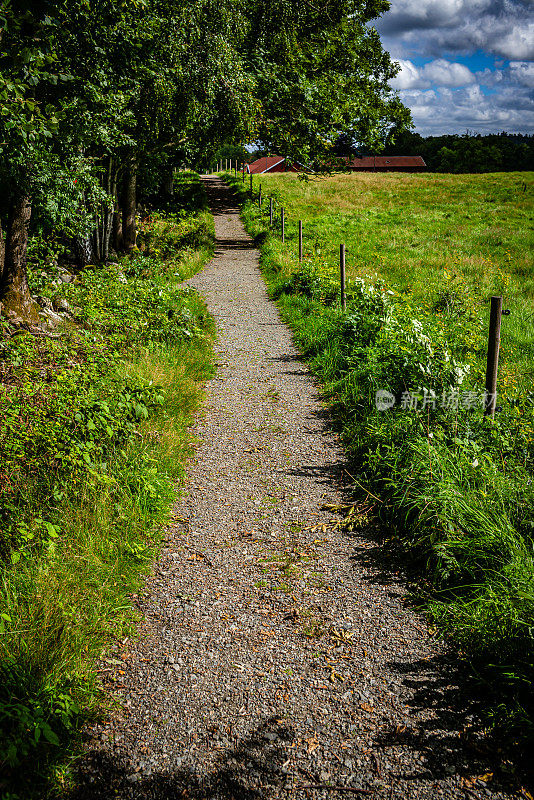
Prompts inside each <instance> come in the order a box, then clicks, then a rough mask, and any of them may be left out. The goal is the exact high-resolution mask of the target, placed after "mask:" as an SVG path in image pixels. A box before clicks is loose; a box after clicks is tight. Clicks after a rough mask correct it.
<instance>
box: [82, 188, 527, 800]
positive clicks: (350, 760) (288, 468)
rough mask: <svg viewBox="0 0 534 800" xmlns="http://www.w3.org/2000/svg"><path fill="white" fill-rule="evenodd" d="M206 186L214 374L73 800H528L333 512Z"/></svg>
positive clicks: (304, 382)
mask: <svg viewBox="0 0 534 800" xmlns="http://www.w3.org/2000/svg"><path fill="white" fill-rule="evenodd" d="M204 180H205V182H206V186H207V188H208V191H209V193H210V197H211V202H212V207H213V210H214V214H215V224H216V236H217V250H216V254H215V257H214V259H213V260H212V262H211V263H210V264H209V265H208V266H207V267H206V268H205V270H204V271H203V272H202V273H200V274H199V275H197V276H195V277H194V278H193V279H191V280H190V281H188V283H189V284H190V285H191V286H194V287H195V288H196V289H198V290H199V291H200V292H201V293H202V294H203V295H204V296H205V297H206V299H207V302H208V305H209V308H210V310H211V312H212V313H213V315H214V317H215V319H216V322H217V326H218V332H219V337H218V345H217V364H218V367H217V374H216V377H215V378H214V379H213V380H211V381H210V382H209V385H208V387H207V401H206V404H205V410H204V413H203V416H202V418H201V419H200V420H199V422H198V426H197V428H196V434H197V436H198V442H199V443H198V448H197V451H196V457H195V460H194V461H193V463H192V464H191V466H190V470H189V478H188V481H187V483H186V486H185V490H184V493H183V497H182V498H181V500H180V501H179V502H178V503H177V504H176V506H175V509H174V522H173V524H172V526H171V527H170V528H169V530H168V535H167V537H166V542H165V546H164V549H163V552H162V554H161V558H160V559H159V561H158V563H157V564H156V565H155V568H154V574H153V576H152V577H151V578H150V579H149V580H148V582H147V584H146V587H145V591H144V593H143V595H142V596H140V597H139V598H137V603H138V605H139V606H140V608H141V611H142V615H143V623H142V624H141V626H140V636H139V638H138V639H137V640H135V641H133V640H130V641H125V642H123V643H120V644H119V645H118V646H117V648H116V652H114V653H113V655H112V656H111V657H110V658H108V659H107V661H106V662H105V663H103V669H105V670H107V672H104V673H103V674H104V675H105V676H106V682H107V684H109V688H110V693H111V694H112V696H114V697H115V698H117V699H119V701H120V704H121V709H120V711H118V712H117V713H115V714H113V715H112V717H111V718H110V719H109V720H108V721H107V722H106V723H105V724H99V725H95V726H94V727H93V728H91V729H90V730H89V731H88V732H87V741H86V744H85V755H84V757H83V759H82V761H81V764H80V769H79V775H78V778H79V786H78V788H77V790H76V791H75V792H74V795H73V796H75V797H77V798H83V799H85V798H140V799H142V798H151V799H152V800H163V799H164V798H202V799H203V800H207V799H208V798H214V800H215V799H217V798H221V799H222V798H225V800H231V798H235V800H239V799H240V798H257V799H258V800H260V798H261V799H262V800H263V798H265V800H267V799H269V800H271V799H272V800H274V799H275V798H295V800H299V799H300V798H312V799H318V798H342V797H366V796H368V797H373V798H388V799H389V798H403V799H405V798H421V800H422V799H423V798H428V799H429V800H430V798H432V799H434V798H465V797H467V798H487V797H492V798H495V799H497V798H511V797H526V796H528V795H525V794H522V793H521V792H515V793H514V791H513V789H512V788H510V787H511V783H510V782H507V781H506V780H505V777H506V764H504V771H503V766H502V763H501V766H500V768H499V769H497V767H496V765H495V761H496V759H495V757H494V756H493V755H492V752H491V751H490V750H489V749H488V748H487V745H486V743H485V741H484V739H483V738H481V737H480V735H479V734H478V733H477V726H476V712H475V710H474V709H473V707H472V706H470V705H469V704H468V702H467V701H466V699H465V696H466V692H465V691H464V690H463V689H462V690H461V689H460V686H461V681H460V679H459V677H458V674H457V670H456V669H455V668H454V661H451V662H449V661H448V658H447V653H446V652H445V650H444V648H443V645H441V644H440V643H439V642H437V641H436V640H435V639H434V638H432V636H431V635H430V633H429V631H428V629H427V626H426V623H425V621H424V618H422V617H421V616H420V615H418V614H417V613H416V612H415V611H414V610H413V609H411V608H410V607H409V606H408V604H407V603H406V601H405V595H406V589H405V588H404V587H403V583H402V575H401V573H400V568H398V567H397V569H398V570H399V572H395V571H394V569H395V568H394V567H392V566H391V559H390V560H389V561H387V562H386V561H385V560H384V558H383V557H382V554H383V548H382V546H381V542H380V538H379V536H378V534H377V532H376V531H375V530H373V528H372V527H371V526H370V525H369V524H368V523H367V522H365V516H362V521H363V522H364V523H365V524H364V525H363V526H362V527H361V528H359V529H357V530H356V532H353V533H352V534H347V533H346V532H343V530H341V529H340V527H339V521H340V519H341V517H340V516H339V515H338V514H336V513H335V512H334V511H333V510H331V509H330V510H329V509H325V508H324V506H325V504H332V505H338V504H340V503H346V502H347V496H346V494H345V490H344V487H345V485H346V482H349V483H350V478H349V477H348V475H347V473H346V472H345V459H344V454H343V450H342V447H341V446H340V443H339V441H338V439H337V437H336V435H335V434H334V433H332V430H331V429H330V428H329V427H328V420H327V415H326V412H325V410H324V406H323V404H322V402H321V396H320V391H319V387H318V386H317V385H316V383H315V381H314V379H313V377H312V376H311V375H310V374H309V372H308V370H307V368H306V366H305V364H304V363H303V362H302V360H301V359H300V358H299V355H298V353H297V352H296V350H295V347H294V345H293V343H292V339H291V334H290V332H289V330H288V329H287V327H285V326H284V325H283V324H282V323H281V321H280V318H279V315H278V312H277V310H276V307H275V306H274V305H273V304H272V303H271V302H270V301H269V300H268V298H267V294H266V291H265V287H264V284H263V282H262V279H261V276H260V272H259V269H258V260H259V253H258V251H257V250H256V249H254V246H253V243H252V242H251V240H250V238H249V237H248V236H247V234H246V233H245V231H244V228H243V226H242V223H241V221H240V219H239V213H238V209H237V208H236V207H235V201H234V200H233V199H232V195H231V193H230V191H229V190H228V189H227V188H226V187H225V186H224V185H223V184H222V182H221V181H220V180H218V179H216V178H213V177H209V178H208V177H207V178H205V179H204ZM501 761H502V760H501ZM506 787H508V788H506Z"/></svg>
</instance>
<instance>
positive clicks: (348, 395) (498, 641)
mask: <svg viewBox="0 0 534 800" xmlns="http://www.w3.org/2000/svg"><path fill="white" fill-rule="evenodd" d="M230 182H232V183H233V185H234V186H235V187H236V190H237V192H238V195H240V197H241V201H242V204H243V210H242V214H243V218H244V221H245V224H246V226H247V228H248V230H249V232H250V233H251V234H253V235H255V236H256V237H257V240H258V241H259V242H260V243H261V246H262V268H263V272H264V275H265V277H266V280H267V283H268V286H269V288H270V292H271V295H272V296H273V297H274V298H276V299H277V300H278V304H279V307H280V309H281V312H282V314H283V317H284V319H285V320H286V321H288V322H289V323H290V324H291V326H292V328H293V331H294V335H295V340H296V343H297V345H298V346H299V348H300V349H301V351H302V353H303V354H304V355H305V356H306V357H307V359H308V360H309V361H310V363H311V366H312V368H313V370H314V371H315V372H316V373H317V375H318V376H319V377H320V378H321V380H322V382H323V385H324V387H325V390H326V394H327V396H328V397H329V398H330V402H331V405H332V409H333V411H334V414H335V417H336V418H337V420H338V421H339V423H340V425H341V428H342V431H343V436H344V440H345V444H346V447H347V451H348V454H349V457H350V458H351V460H352V461H353V468H352V470H351V471H352V472H353V474H354V475H355V478H356V479H357V485H356V486H355V491H365V492H367V491H369V492H371V493H372V494H373V496H376V499H377V502H376V504H375V511H376V513H377V515H378V516H379V518H380V520H381V521H382V523H383V525H384V530H385V531H386V532H387V534H388V535H391V536H392V537H394V539H395V541H396V542H401V543H402V546H403V548H404V551H405V553H406V556H407V558H408V559H409V561H410V563H411V565H412V566H414V567H415V568H416V570H417V571H418V573H419V576H420V580H419V590H418V592H419V597H420V598H421V599H422V601H423V605H424V607H425V608H426V610H427V612H428V614H429V615H430V617H431V618H432V620H433V624H435V625H436V627H437V629H438V631H440V632H441V633H442V634H446V635H447V636H448V637H450V638H451V639H452V640H454V641H455V642H456V643H457V646H458V652H459V653H460V655H461V656H462V657H464V658H466V659H468V660H469V661H470V664H471V667H472V669H473V670H474V672H475V674H476V675H477V676H478V677H479V678H480V680H481V682H482V683H483V684H484V685H485V688H486V689H489V695H486V696H487V699H489V703H488V705H487V708H488V717H487V718H486V719H487V720H493V721H494V722H498V724H499V725H503V726H505V727H506V728H507V729H508V731H510V733H511V735H512V737H513V739H514V740H516V741H521V742H523V743H524V742H525V741H527V740H529V739H532V737H533V733H534V707H533V704H532V695H531V684H532V678H533V677H534V647H533V645H534V636H533V631H534V589H533V578H534V561H533V541H534V486H533V482H532V473H533V468H534V394H532V393H531V394H530V395H525V394H520V393H517V392H513V391H510V392H509V393H508V394H507V393H506V389H505V388H503V387H502V386H501V387H500V388H501V389H502V395H501V396H500V397H499V402H500V404H501V405H502V407H503V408H502V412H501V413H500V414H498V417H497V418H496V420H495V422H493V423H492V422H490V421H489V420H488V419H487V418H484V416H483V413H482V411H483V407H482V403H483V387H484V375H483V366H482V365H483V361H484V348H485V331H486V330H487V328H486V326H487V319H485V318H484V317H485V316H486V315H485V314H484V313H483V309H482V308H481V307H480V304H479V302H478V301H477V299H476V298H475V297H474V296H473V293H472V291H471V290H470V287H469V285H468V284H467V283H462V284H460V283H458V285H457V286H456V287H455V291H454V292H451V291H450V287H444V288H443V290H442V291H441V292H439V291H438V292H435V293H433V294H432V296H428V297H427V298H426V301H423V300H421V299H420V298H419V299H417V298H414V297H413V296H411V295H409V294H407V293H399V292H396V291H394V290H392V289H386V287H385V285H384V283H383V282H382V281H381V280H380V279H376V280H375V281H370V280H367V279H364V278H352V279H351V280H349V282H348V287H347V309H346V312H343V311H342V310H341V309H340V305H339V283H338V275H337V271H336V270H334V269H333V268H332V267H331V266H329V265H328V264H327V263H325V261H324V259H321V257H320V255H318V256H315V257H309V258H305V259H304V261H303V263H302V264H301V265H299V263H298V259H297V258H296V257H295V255H294V254H292V253H291V252H290V250H289V249H288V248H287V246H284V245H282V243H281V242H280V239H279V236H278V235H277V234H276V233H273V232H270V231H269V220H268V215H266V214H265V213H264V215H263V216H260V214H259V211H258V208H257V203H256V202H254V203H253V202H251V200H250V198H249V197H248V193H247V192H246V190H245V189H244V187H243V185H242V184H241V181H239V179H238V180H237V181H234V180H233V179H230ZM458 280H459V279H458ZM377 392H382V393H384V392H385V393H387V394H382V395H379V396H378V397H377ZM380 398H381V401H382V406H383V408H382V410H380V409H379V408H378V407H377V399H380Z"/></svg>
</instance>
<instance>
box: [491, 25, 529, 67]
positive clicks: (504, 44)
mask: <svg viewBox="0 0 534 800" xmlns="http://www.w3.org/2000/svg"><path fill="white" fill-rule="evenodd" d="M494 49H495V52H496V53H500V54H501V55H502V56H505V58H517V59H520V58H534V22H531V23H529V24H525V25H514V27H513V28H512V29H511V30H510V31H509V32H508V33H507V34H506V35H505V36H503V38H502V39H501V38H499V39H496V40H495V42H494Z"/></svg>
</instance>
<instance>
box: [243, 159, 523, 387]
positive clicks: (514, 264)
mask: <svg viewBox="0 0 534 800" xmlns="http://www.w3.org/2000/svg"><path fill="white" fill-rule="evenodd" d="M260 183H261V185H262V191H263V195H264V197H267V196H269V195H273V196H274V197H275V198H276V205H275V208H276V207H277V206H280V205H283V206H284V207H285V211H286V242H287V243H288V246H289V248H290V249H292V251H293V252H294V253H296V250H297V221H298V220H299V219H301V220H303V227H304V256H305V257H306V256H311V257H312V258H319V259H321V260H323V261H327V262H330V263H331V264H332V265H335V264H337V259H338V246H339V244H340V243H345V245H346V249H347V275H348V276H350V275H360V276H365V277H370V278H373V277H375V276H378V277H380V278H382V279H383V281H384V282H385V284H386V285H387V286H388V287H389V288H391V289H394V290H396V291H400V292H406V293H408V292H409V293H412V294H413V296H414V297H415V298H416V299H418V300H420V301H422V302H433V301H434V300H435V298H436V296H437V295H438V294H440V292H442V291H443V290H444V289H446V288H448V289H449V291H450V292H451V293H455V292H462V291H464V289H465V288H467V289H468V290H469V292H470V294H471V296H472V298H473V302H475V303H476V304H478V305H479V307H480V310H481V312H482V313H485V314H486V316H487V314H488V311H487V309H488V308H489V303H488V301H489V297H490V296H491V295H492V294H503V295H504V304H505V307H506V308H509V309H510V310H511V312H512V313H511V315H510V316H509V317H508V318H507V319H506V320H505V321H504V324H503V329H502V351H501V363H502V369H504V370H505V374H506V375H508V374H509V373H510V372H512V371H513V373H514V377H515V381H516V382H517V383H518V384H519V386H520V388H521V390H522V391H529V390H530V389H531V388H532V383H533V378H534V205H533V195H534V173H523V172H513V173H496V174H487V175H441V174H439V175H438V174H412V175H411V174H401V173H391V174H384V173H377V174H373V175H366V174H359V173H354V174H352V175H346V174H344V175H336V176H333V177H331V178H326V179H325V178H322V179H314V178H312V179H310V180H309V181H306V182H304V181H302V180H300V179H299V177H298V176H297V175H295V174H287V175H271V176H268V175H262V176H261V177H258V178H254V186H255V190H256V191H257V189H258V185H259V184H260ZM247 186H248V183H247ZM512 362H513V364H514V368H513V370H512Z"/></svg>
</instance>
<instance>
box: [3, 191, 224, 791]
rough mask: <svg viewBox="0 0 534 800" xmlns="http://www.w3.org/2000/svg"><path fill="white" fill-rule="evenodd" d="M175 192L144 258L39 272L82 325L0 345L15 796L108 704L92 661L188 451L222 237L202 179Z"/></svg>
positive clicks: (65, 758)
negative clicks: (208, 295) (196, 276)
mask: <svg viewBox="0 0 534 800" xmlns="http://www.w3.org/2000/svg"><path fill="white" fill-rule="evenodd" d="M180 189H181V191H180V192H179V193H178V196H177V198H176V200H175V201H174V205H173V207H172V208H170V209H168V210H167V211H166V213H165V214H163V215H162V214H158V215H152V218H151V219H150V220H147V221H145V225H144V231H143V234H142V236H141V237H140V245H141V247H142V248H143V252H138V253H137V254H135V255H134V256H132V257H131V258H129V259H124V260H122V261H120V262H118V263H115V264H110V265H107V266H103V267H94V268H88V269H87V270H85V271H84V272H83V273H81V274H80V275H79V276H78V279H77V280H76V282H74V283H72V284H67V285H63V284H60V283H59V282H57V281H55V280H54V275H50V274H48V273H47V272H43V270H41V269H37V270H36V269H34V272H33V275H32V281H33V282H34V286H36V285H37V288H38V289H39V290H40V292H41V294H44V293H47V294H49V295H50V296H53V295H54V294H56V295H59V294H61V297H62V298H64V299H67V300H68V302H69V303H70V304H71V307H72V308H73V310H74V313H75V321H72V320H71V321H66V322H65V324H64V325H63V327H62V331H61V332H62V336H61V338H59V339H46V338H44V339H41V338H39V339H35V338H33V337H31V336H28V335H19V336H15V337H11V338H5V339H3V340H2V342H1V345H0V346H1V349H2V355H1V359H2V383H1V385H0V407H1V412H2V413H1V414H0V418H1V419H2V422H1V424H0V463H1V465H2V466H1V471H2V482H1V488H0V513H1V519H2V533H1V536H0V549H1V556H2V566H1V584H0V603H1V606H0V614H1V617H0V620H1V622H0V764H1V774H2V778H1V779H0V788H1V789H2V790H3V791H4V792H5V793H7V794H6V795H5V796H6V797H10V798H15V797H24V798H26V797H33V796H35V797H43V796H45V794H46V792H47V788H46V787H47V786H50V785H51V784H53V785H55V786H56V788H57V787H58V786H60V785H61V784H62V783H64V782H65V781H66V780H67V776H68V769H69V752H70V750H69V748H70V747H71V743H72V741H73V734H75V733H76V731H77V730H78V729H79V727H80V725H81V724H82V723H83V721H84V720H86V719H87V717H88V715H90V714H93V713H96V712H97V711H98V708H99V704H100V703H101V702H102V695H101V692H100V690H99V681H98V675H97V672H96V664H97V660H98V658H99V657H101V655H102V654H103V653H104V652H105V651H106V648H107V647H108V646H109V644H110V642H111V641H114V640H116V638H117V637H118V636H122V635H123V634H124V632H125V631H127V630H130V629H131V625H132V623H133V622H134V620H135V614H134V612H133V610H132V604H131V600H130V595H131V593H132V592H135V591H136V590H137V589H138V587H139V586H140V584H141V583H142V580H143V575H144V574H146V572H147V570H149V569H150V563H151V561H152V559H153V558H154V555H155V554H156V552H157V549H158V544H159V541H160V536H161V531H162V526H163V524H164V523H165V521H166V520H167V515H168V511H169V507H170V503H171V501H172V499H173V497H174V496H175V492H176V487H177V485H178V484H179V480H180V478H181V477H182V474H183V469H184V463H185V459H186V456H187V454H188V453H189V452H190V448H191V437H190V434H189V431H188V426H189V425H190V423H191V421H192V417H193V414H194V412H195V410H196V409H197V408H198V404H199V402H200V399H201V394H202V383H203V381H205V379H206V378H207V377H208V375H209V374H210V373H211V341H212V333H213V331H212V324H211V320H210V318H209V316H208V314H207V311H206V308H205V306H204V304H203V302H202V300H201V299H200V298H199V297H198V295H196V293H194V292H193V291H190V290H188V289H184V288H180V286H179V285H178V284H179V282H180V281H181V280H182V279H183V278H184V277H186V276H187V275H190V274H192V272H194V271H196V270H197V269H198V268H200V267H201V266H202V264H203V263H204V262H205V261H206V259H207V258H208V257H209V256H210V255H211V252H212V241H213V235H212V227H211V226H212V223H211V219H210V218H209V216H208V213H207V211H206V209H205V207H204V206H205V203H204V198H203V196H202V193H201V192H200V191H199V183H198V180H197V179H195V177H194V176H192V175H190V176H183V177H182V185H181V187H180ZM193 190H194V191H193ZM148 230H149V231H150V237H149V236H148V235H147V231H148ZM149 239H150V241H149Z"/></svg>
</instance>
